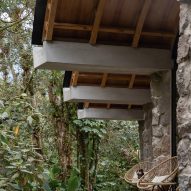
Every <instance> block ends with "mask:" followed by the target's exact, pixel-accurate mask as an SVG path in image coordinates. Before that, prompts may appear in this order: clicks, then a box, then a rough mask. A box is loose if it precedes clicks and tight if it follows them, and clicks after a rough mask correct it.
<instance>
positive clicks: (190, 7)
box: [177, 0, 191, 191]
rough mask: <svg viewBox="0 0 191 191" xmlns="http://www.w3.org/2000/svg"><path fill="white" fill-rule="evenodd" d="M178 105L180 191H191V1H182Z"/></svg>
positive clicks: (178, 60) (178, 59)
mask: <svg viewBox="0 0 191 191" xmlns="http://www.w3.org/2000/svg"><path fill="white" fill-rule="evenodd" d="M179 32H180V38H179V44H178V58H177V62H178V70H177V88H178V93H179V101H178V104H177V124H178V128H177V129H178V136H179V142H178V149H177V153H178V162H179V187H180V191H191V0H180V26H179Z"/></svg>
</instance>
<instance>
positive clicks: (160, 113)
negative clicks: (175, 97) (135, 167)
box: [151, 71, 171, 161]
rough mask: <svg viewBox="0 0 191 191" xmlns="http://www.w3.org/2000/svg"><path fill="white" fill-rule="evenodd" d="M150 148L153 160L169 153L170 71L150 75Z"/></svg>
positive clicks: (164, 156)
mask: <svg viewBox="0 0 191 191" xmlns="http://www.w3.org/2000/svg"><path fill="white" fill-rule="evenodd" d="M151 95H152V102H153V109H152V149H153V159H154V160H155V161H158V160H161V159H165V158H166V157H168V156H169V155H170V154H171V135H170V133H171V72H170V71H168V72H167V71H166V72H158V73H155V74H153V75H152V76H151Z"/></svg>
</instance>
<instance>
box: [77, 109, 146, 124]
mask: <svg viewBox="0 0 191 191" xmlns="http://www.w3.org/2000/svg"><path fill="white" fill-rule="evenodd" d="M77 113H78V119H103V120H128V121H135V120H137V121H139V120H144V111H143V110H135V109H99V108H88V109H87V108H85V109H80V110H78V112H77Z"/></svg>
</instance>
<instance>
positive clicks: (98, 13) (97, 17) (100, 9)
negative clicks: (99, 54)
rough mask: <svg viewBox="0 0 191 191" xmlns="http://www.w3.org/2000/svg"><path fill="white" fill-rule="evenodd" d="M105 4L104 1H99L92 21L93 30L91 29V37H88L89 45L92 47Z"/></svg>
mask: <svg viewBox="0 0 191 191" xmlns="http://www.w3.org/2000/svg"><path fill="white" fill-rule="evenodd" d="M105 2H106V0H99V4H98V8H97V11H96V15H95V19H94V24H93V29H92V32H91V37H90V44H92V45H94V44H96V40H97V35H98V31H99V26H100V23H101V18H102V15H103V11H104V7H105Z"/></svg>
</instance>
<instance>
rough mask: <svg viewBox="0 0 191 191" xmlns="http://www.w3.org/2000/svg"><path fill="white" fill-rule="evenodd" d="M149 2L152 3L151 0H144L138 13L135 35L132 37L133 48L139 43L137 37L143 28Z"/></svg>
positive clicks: (138, 37)
mask: <svg viewBox="0 0 191 191" xmlns="http://www.w3.org/2000/svg"><path fill="white" fill-rule="evenodd" d="M151 3H152V0H145V2H144V5H143V9H142V10H141V13H140V15H139V19H138V22H137V26H136V30H135V35H134V37H133V43H132V46H133V47H134V48H136V47H137V46H138V44H139V39H140V36H141V32H142V29H143V25H144V21H145V19H146V16H147V14H148V11H149V8H150V6H151Z"/></svg>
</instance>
